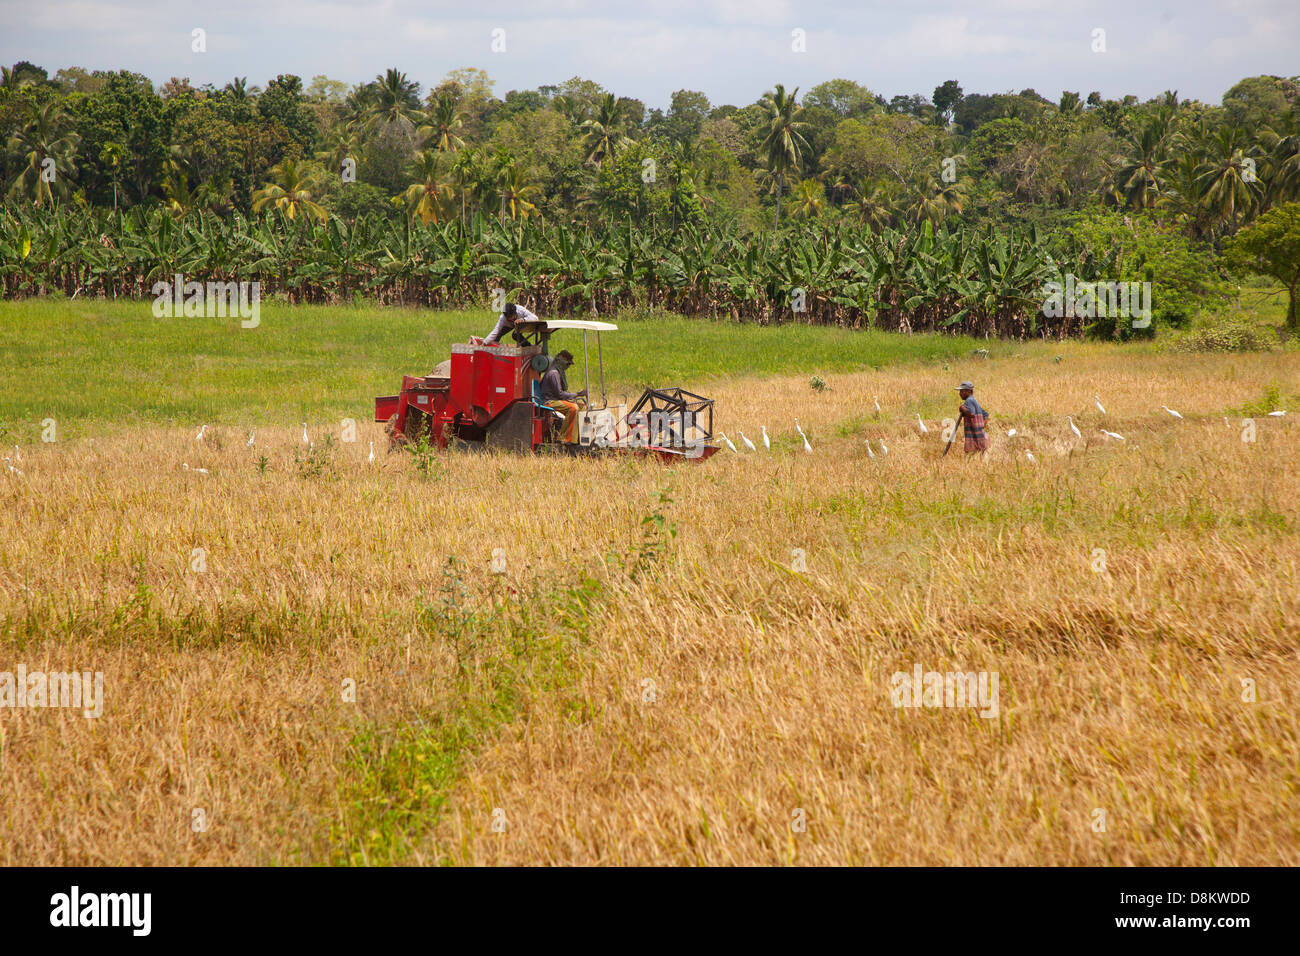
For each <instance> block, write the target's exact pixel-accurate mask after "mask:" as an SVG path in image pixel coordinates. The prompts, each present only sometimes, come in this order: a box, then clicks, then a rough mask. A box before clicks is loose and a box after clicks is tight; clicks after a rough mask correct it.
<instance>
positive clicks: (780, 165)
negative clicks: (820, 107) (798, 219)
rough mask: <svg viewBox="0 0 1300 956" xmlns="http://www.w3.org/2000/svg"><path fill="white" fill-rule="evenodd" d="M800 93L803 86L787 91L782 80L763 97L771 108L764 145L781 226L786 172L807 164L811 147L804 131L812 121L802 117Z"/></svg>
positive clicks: (777, 218)
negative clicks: (782, 192) (806, 120)
mask: <svg viewBox="0 0 1300 956" xmlns="http://www.w3.org/2000/svg"><path fill="white" fill-rule="evenodd" d="M798 93H799V87H797V86H796V87H795V88H794V89H793V90H792V91H791V92H790V93H789V95H786V92H785V87H784V86H783V85H782V84H780V83H778V84H776V90H775V91H774V92H772V93H769V94H768V95H767V96H765V97H763V104H764V105H765V106H766V107H767V111H768V127H767V135H766V136H765V137H764V138H763V142H762V145H761V146H760V149H762V151H763V153H764V155H765V156H766V159H767V167H768V169H769V170H770V171H771V174H772V179H773V182H774V183H775V185H776V226H777V227H778V228H779V227H780V225H781V190H782V187H783V186H784V185H785V177H786V173H787V172H788V171H789V170H791V169H798V168H799V167H800V166H801V165H802V164H803V157H804V153H805V152H807V150H808V149H809V147H808V140H807V139H805V138H804V135H803V131H804V130H805V129H807V127H808V124H807V123H804V122H803V121H802V119H801V117H802V116H803V107H802V106H799V105H798V103H797V102H796V100H795V97H796V96H797V95H798Z"/></svg>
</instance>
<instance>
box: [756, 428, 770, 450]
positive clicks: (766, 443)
mask: <svg viewBox="0 0 1300 956" xmlns="http://www.w3.org/2000/svg"><path fill="white" fill-rule="evenodd" d="M758 427H759V428H761V429H763V447H764V448H771V447H772V440H771V439H770V438H768V437H767V426H766V425H759V426H758Z"/></svg>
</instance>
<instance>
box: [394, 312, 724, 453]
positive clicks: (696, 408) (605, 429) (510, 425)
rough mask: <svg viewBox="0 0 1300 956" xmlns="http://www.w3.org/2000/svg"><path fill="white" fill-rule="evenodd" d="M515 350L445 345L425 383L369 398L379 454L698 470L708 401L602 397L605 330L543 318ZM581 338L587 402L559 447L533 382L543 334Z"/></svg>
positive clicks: (543, 356) (554, 418)
mask: <svg viewBox="0 0 1300 956" xmlns="http://www.w3.org/2000/svg"><path fill="white" fill-rule="evenodd" d="M516 329H517V330H518V332H519V333H520V338H522V339H523V341H524V342H525V343H526V344H524V345H518V346H515V345H459V344H457V345H453V346H452V347H451V359H450V361H447V362H443V363H441V364H440V365H439V366H438V367H437V368H435V369H434V370H433V372H432V373H431V374H429V375H424V376H420V375H406V376H404V377H403V378H402V391H401V393H400V394H398V395H386V396H383V397H380V398H376V399H375V421H377V422H385V423H387V425H388V434H389V447H390V448H397V447H400V446H402V445H405V444H408V443H418V442H420V441H421V440H424V441H427V442H428V443H429V444H430V445H432V446H434V447H437V448H446V447H448V446H451V447H455V448H464V449H468V450H487V449H501V450H508V451H540V450H547V451H554V452H557V453H564V454H574V455H578V454H598V453H610V454H623V453H627V454H631V453H640V454H653V455H656V456H658V457H660V458H662V459H664V460H667V461H679V460H682V459H685V460H688V461H704V460H705V459H706V458H709V457H710V456H711V455H713V454H714V453H715V452H716V451H717V450H718V446H717V445H716V444H714V442H713V401H712V399H708V398H704V397H703V396H701V395H696V394H695V393H693V392H688V391H686V390H684V389H681V388H663V389H657V388H648V389H646V390H645V392H643V393H642V395H641V397H640V398H639V399H638V400H637V402H636V404H635V405H633V406H632V408H631V409H630V410H629V409H628V407H627V403H626V402H623V403H621V404H619V405H616V406H615V405H611V404H610V403H609V400H608V398H607V397H606V395H605V363H604V354H603V352H602V351H601V346H600V333H601V332H614V331H617V329H618V326H616V325H614V324H612V323H610V322H588V321H584V320H578V319H548V320H544V321H538V322H527V323H519V324H518V325H517V326H516ZM561 329H579V330H581V331H582V357H583V374H584V377H585V379H586V382H587V386H586V387H587V394H588V402H587V404H586V407H583V408H580V410H579V412H578V441H577V442H565V441H562V440H561V437H560V436H561V431H562V429H561V428H560V425H561V423H562V420H563V416H562V415H561V414H560V413H559V412H557V411H555V410H554V409H552V408H548V407H547V406H546V405H545V404H543V403H542V401H541V397H540V386H539V383H540V381H541V377H542V376H543V375H544V374H545V373H546V371H547V369H549V368H550V365H551V356H550V351H549V343H550V337H551V335H552V333H554V332H556V331H559V330H561ZM590 332H595V333H596V354H597V363H598V366H599V369H600V374H599V381H600V403H599V405H597V404H595V403H593V402H592V401H591V400H590V396H591V368H590V363H589V361H588V351H587V335H588V333H590Z"/></svg>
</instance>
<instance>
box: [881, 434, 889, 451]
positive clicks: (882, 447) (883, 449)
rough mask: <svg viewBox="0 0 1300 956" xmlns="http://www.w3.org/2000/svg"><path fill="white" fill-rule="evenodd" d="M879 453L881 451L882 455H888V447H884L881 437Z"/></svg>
mask: <svg viewBox="0 0 1300 956" xmlns="http://www.w3.org/2000/svg"><path fill="white" fill-rule="evenodd" d="M880 453H881V454H882V455H888V454H889V449H888V448H886V447H885V440H884V439H883V438H882V439H880Z"/></svg>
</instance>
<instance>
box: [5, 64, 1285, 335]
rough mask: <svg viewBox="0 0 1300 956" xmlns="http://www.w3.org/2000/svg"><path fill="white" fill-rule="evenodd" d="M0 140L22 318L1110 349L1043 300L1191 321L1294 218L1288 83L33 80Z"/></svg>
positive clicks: (19, 83)
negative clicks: (309, 316)
mask: <svg viewBox="0 0 1300 956" xmlns="http://www.w3.org/2000/svg"><path fill="white" fill-rule="evenodd" d="M0 137H2V138H3V141H4V143H5V150H4V152H3V154H0V177H2V178H3V183H4V184H5V199H4V202H3V205H2V206H0V284H2V285H3V292H4V294H6V295H10V296H14V295H28V294H36V293H41V292H62V293H63V294H67V295H76V294H85V295H107V296H118V295H129V296H144V295H147V293H148V289H149V286H150V285H151V284H152V282H154V281H155V280H156V279H158V278H159V277H170V275H171V274H173V273H174V272H184V273H186V274H187V275H193V276H196V277H201V276H208V277H213V278H236V277H238V278H254V279H259V280H260V281H262V283H263V288H264V290H265V291H269V292H272V293H275V294H283V295H285V296H287V297H288V298H290V299H291V300H293V301H339V300H341V299H344V298H347V297H351V296H354V295H366V296H373V297H375V298H378V299H380V300H382V301H393V302H408V303H420V304H428V305H444V304H446V305H450V304H464V303H483V302H485V301H486V300H487V297H488V290H490V289H492V288H495V287H498V286H499V287H503V288H506V289H507V290H508V291H509V292H510V293H511V294H513V295H519V296H522V297H524V298H525V299H527V300H531V301H534V302H535V303H536V304H538V305H539V306H540V307H542V308H546V309H552V310H566V311H578V310H582V311H595V312H603V311H608V310H612V309H615V308H618V307H620V306H623V305H629V304H636V305H643V306H650V307H659V306H662V307H665V308H672V309H675V310H679V311H684V312H687V313H689V314H701V315H727V314H730V315H733V316H735V317H738V318H747V319H755V320H758V321H780V320H783V319H787V320H788V319H797V320H802V321H814V322H837V323H844V324H849V325H859V324H863V323H874V324H878V325H880V326H882V327H889V328H899V329H912V328H918V329H919V328H953V329H957V330H961V331H974V332H985V333H994V334H1016V335H1025V334H1073V333H1076V332H1092V333H1096V334H1105V335H1122V334H1128V331H1127V324H1126V323H1116V322H1114V321H1113V320H1108V319H1106V318H1105V317H1101V318H1097V317H1095V316H1092V315H1088V314H1084V315H1072V314H1067V315H1066V316H1064V317H1062V318H1061V319H1059V320H1049V319H1046V318H1045V317H1044V316H1043V315H1042V312H1041V309H1040V306H1041V304H1042V294H1041V289H1042V286H1043V283H1044V282H1045V281H1048V280H1050V279H1052V278H1057V279H1059V278H1060V277H1061V276H1062V275H1063V274H1064V273H1065V272H1069V273H1071V274H1074V275H1076V276H1078V277H1079V278H1080V279H1082V280H1101V281H1106V280H1110V281H1131V280H1140V281H1148V282H1151V283H1152V286H1153V289H1154V295H1153V301H1154V311H1155V315H1156V318H1157V320H1158V321H1160V322H1168V323H1178V322H1181V321H1183V320H1184V319H1186V318H1187V317H1188V316H1189V315H1190V314H1192V312H1193V311H1194V309H1195V307H1196V304H1197V303H1198V302H1201V301H1204V300H1205V299H1206V298H1212V297H1214V296H1216V295H1221V294H1222V293H1223V292H1224V290H1225V288H1226V281H1225V280H1227V279H1228V276H1229V272H1228V271H1227V267H1228V266H1230V265H1232V260H1233V256H1232V255H1231V253H1233V251H1234V250H1233V237H1234V236H1236V235H1237V234H1238V233H1240V232H1241V231H1242V230H1247V231H1249V227H1250V226H1251V225H1252V224H1254V223H1256V221H1257V220H1260V219H1261V217H1264V219H1265V220H1267V219H1268V217H1269V214H1270V212H1271V211H1277V210H1281V209H1283V208H1284V207H1286V206H1287V204H1288V203H1293V202H1295V201H1296V200H1298V199H1300V78H1296V77H1292V78H1281V77H1272V76H1260V77H1252V78H1248V79H1243V80H1242V81H1240V82H1239V83H1237V84H1236V85H1235V86H1233V87H1232V88H1231V89H1230V90H1228V91H1227V92H1226V93H1225V94H1224V96H1223V99H1222V102H1221V103H1220V104H1218V105H1207V104H1203V103H1200V102H1197V101H1195V100H1180V99H1179V98H1178V95H1177V94H1176V93H1175V92H1172V91H1171V92H1167V93H1165V94H1163V95H1161V96H1159V97H1156V98H1154V99H1152V100H1148V101H1145V102H1140V101H1139V100H1138V98H1137V97H1134V96H1126V97H1124V98H1123V99H1120V100H1111V99H1103V98H1102V97H1101V95H1100V94H1098V93H1095V92H1093V93H1088V94H1087V95H1081V94H1080V93H1079V92H1069V91H1066V92H1063V93H1061V94H1060V96H1059V97H1057V98H1056V99H1055V100H1053V99H1049V98H1047V97H1045V96H1042V95H1040V94H1038V93H1037V92H1035V91H1034V90H1032V89H1025V90H1021V91H1020V92H1018V93H1013V92H1007V93H989V94H985V93H966V92H964V91H963V89H962V87H961V85H960V84H959V83H958V82H957V81H956V80H949V81H947V82H945V83H943V84H941V85H940V86H939V87H937V88H936V89H935V90H934V91H933V93H932V94H931V95H930V96H928V97H927V96H925V95H921V94H915V95H895V96H893V97H892V98H890V99H886V98H885V97H884V96H883V95H880V94H877V93H875V92H873V91H871V90H869V89H867V88H866V87H864V86H862V85H861V84H859V83H857V82H854V81H852V80H847V79H834V80H829V81H827V82H824V83H820V84H818V85H816V86H813V87H811V88H810V89H808V90H806V91H800V90H797V89H786V88H785V87H784V86H782V85H779V84H778V85H775V86H774V87H773V89H772V90H770V91H768V92H767V93H765V94H764V95H762V96H761V97H759V98H757V99H756V100H755V101H754V102H753V103H750V104H747V105H741V106H735V105H715V104H713V103H711V102H710V100H709V98H708V96H707V95H706V94H705V93H702V92H698V91H692V90H679V91H678V92H676V93H674V94H673V95H672V98H671V103H670V105H669V107H668V109H667V110H662V109H647V108H646V106H645V104H643V103H641V102H640V101H638V100H635V99H631V98H627V97H619V96H617V95H616V94H615V93H613V92H610V91H607V90H605V89H604V88H603V87H601V86H600V85H599V84H597V83H595V82H593V81H591V80H586V79H582V78H578V77H575V78H573V79H571V80H568V81H566V82H564V83H560V84H557V85H554V86H542V87H539V88H537V89H535V90H524V91H519V90H512V91H510V92H508V93H507V94H506V95H505V97H504V98H498V97H497V96H495V95H494V94H493V83H492V81H491V79H490V78H489V76H488V75H487V74H486V73H484V72H483V71H481V70H476V69H462V70H454V71H452V72H450V73H449V74H447V76H446V78H445V79H444V80H443V81H442V82H441V83H439V84H438V85H437V86H436V87H434V88H433V89H430V90H428V91H427V92H425V91H422V90H421V88H420V86H419V85H418V84H417V83H415V82H413V81H411V80H410V79H409V78H408V77H407V75H406V74H405V73H402V72H400V71H398V70H396V69H389V70H387V71H385V72H384V73H383V74H381V75H378V76H376V77H375V79H374V80H373V81H371V82H369V83H366V84H361V85H356V86H353V87H348V86H347V85H346V84H343V83H340V82H337V81H333V80H330V79H328V78H327V77H325V76H317V77H315V78H314V79H313V80H312V81H311V82H310V83H309V84H306V85H304V83H303V81H302V80H301V79H300V78H299V77H297V76H292V75H280V76H277V77H275V78H274V79H272V80H270V81H268V82H267V83H266V86H265V87H264V88H259V87H257V86H254V85H250V84H249V83H248V82H247V80H246V79H244V78H235V79H233V80H232V81H231V82H230V83H228V84H227V85H226V86H225V87H223V88H221V89H217V88H215V87H212V86H204V87H198V88H196V87H193V86H191V85H190V83H189V81H188V80H186V79H182V78H173V79H172V80H170V81H169V82H167V83H166V84H164V85H163V86H162V87H161V89H155V88H154V86H153V84H152V83H151V82H150V80H149V79H147V78H146V77H143V76H140V75H138V74H135V73H131V72H127V71H121V72H116V73H113V72H101V71H95V72H87V71H85V70H81V69H78V68H68V69H62V70H59V71H58V72H57V73H56V74H54V75H53V76H50V75H48V73H47V71H46V70H44V69H42V68H40V67H38V66H35V65H33V64H30V63H25V62H24V63H18V64H16V65H14V66H13V67H12V68H6V69H4V70H3V76H2V77H0ZM1225 252H1227V253H1229V255H1228V256H1227V257H1226V258H1225V257H1224V256H1223V254H1224V253H1225ZM1247 258H1248V257H1247V256H1245V255H1244V254H1238V255H1237V256H1236V260H1237V262H1238V264H1241V262H1244V261H1245V260H1246V259H1247ZM1257 264H1258V263H1257ZM1293 312H1294V308H1293Z"/></svg>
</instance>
